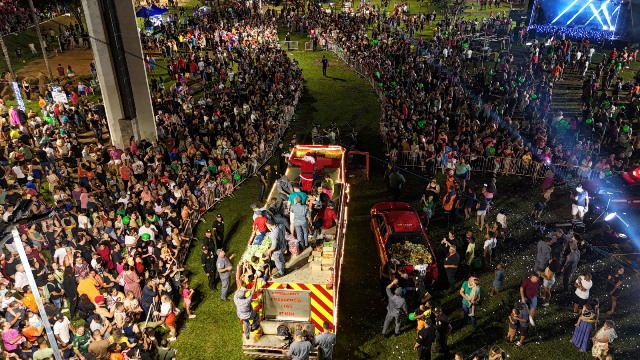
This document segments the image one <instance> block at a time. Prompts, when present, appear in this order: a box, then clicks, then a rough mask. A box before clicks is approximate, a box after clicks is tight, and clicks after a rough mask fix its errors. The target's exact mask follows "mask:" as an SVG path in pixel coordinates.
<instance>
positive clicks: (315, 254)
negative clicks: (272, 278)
mask: <svg viewBox="0 0 640 360" xmlns="http://www.w3.org/2000/svg"><path fill="white" fill-rule="evenodd" d="M311 256H312V257H314V258H319V257H322V251H320V250H313V252H312V253H311Z"/></svg>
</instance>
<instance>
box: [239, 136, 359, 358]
mask: <svg viewBox="0 0 640 360" xmlns="http://www.w3.org/2000/svg"><path fill="white" fill-rule="evenodd" d="M355 156H359V157H360V158H361V159H366V170H364V171H362V174H364V175H363V176H362V177H363V178H366V177H368V154H367V153H361V152H348V151H346V150H345V149H344V148H343V147H341V146H333V145H297V146H295V147H294V148H293V150H292V151H291V153H290V154H289V162H290V164H291V165H289V166H288V169H287V171H286V173H285V174H286V175H287V177H288V178H289V179H290V180H291V181H292V182H294V183H302V184H303V186H305V178H306V179H307V180H311V181H312V184H314V185H317V184H320V183H321V182H322V181H323V180H324V182H323V186H321V189H322V193H325V194H326V195H322V196H320V197H319V199H321V200H324V201H325V202H326V203H328V202H329V201H331V202H332V205H333V207H334V211H335V212H336V217H337V221H335V226H334V227H332V228H330V229H323V230H322V231H321V232H320V233H318V232H315V234H312V235H310V237H309V243H310V244H313V245H311V246H309V247H308V248H306V249H304V250H302V251H301V252H299V253H298V254H295V252H296V251H295V250H296V249H297V248H296V247H295V244H296V242H295V237H294V236H293V234H287V241H288V243H289V247H288V248H289V249H290V251H289V253H288V254H287V255H285V261H286V273H285V275H284V276H282V277H279V278H273V277H272V276H271V277H258V278H257V279H256V276H253V278H252V276H251V275H249V274H250V273H251V271H247V267H248V266H252V259H253V260H254V261H255V260H257V259H260V258H261V257H262V258H263V260H262V261H263V262H264V261H265V260H264V259H265V256H264V254H265V252H266V250H268V248H269V247H270V245H271V243H270V237H269V234H267V235H266V236H265V237H264V240H263V241H262V243H261V244H259V245H255V244H254V240H255V239H256V235H255V234H252V235H251V237H250V238H249V242H248V246H247V249H246V250H245V252H244V254H243V255H242V259H241V261H239V264H238V268H237V271H236V282H237V285H238V287H239V288H240V287H242V286H244V287H245V288H246V289H249V290H247V295H248V294H250V293H251V289H252V288H254V286H255V289H256V290H255V292H254V295H253V302H252V305H253V308H254V309H255V310H256V311H257V313H258V315H259V317H260V328H259V329H257V330H255V331H252V332H251V334H250V336H249V339H247V338H246V337H245V336H242V349H243V353H244V354H245V355H246V356H250V357H255V358H272V359H277V358H288V357H287V356H286V353H287V351H288V347H289V345H290V343H291V341H292V337H291V334H295V332H296V330H302V331H303V333H304V334H305V336H306V337H307V338H308V339H309V340H311V339H312V337H313V336H314V335H315V334H318V333H320V332H322V331H323V323H324V322H328V323H330V324H331V326H332V328H333V329H334V331H335V330H336V329H337V325H338V302H339V299H340V296H339V289H340V279H341V276H340V274H341V270H342V263H343V251H344V242H345V234H346V230H347V218H348V203H349V184H348V183H347V179H348V178H350V177H349V176H348V174H347V173H346V172H347V168H348V166H347V165H348V164H347V160H348V159H349V158H351V159H353V157H355ZM362 156H364V157H362ZM301 160H304V161H309V162H310V163H312V165H309V164H304V163H302V164H301ZM294 164H300V166H296V165H294ZM363 167H364V166H363ZM309 171H311V172H312V173H311V174H309ZM351 178H353V175H352V176H351ZM328 179H331V181H329V180H328ZM327 182H328V183H329V185H332V186H326V183H327ZM309 185H310V183H307V184H306V186H307V187H308V186H309ZM331 187H332V189H331ZM280 188H281V187H279V186H278V181H277V180H276V183H275V184H274V185H273V187H272V188H271V191H270V193H269V196H268V197H267V199H268V200H267V202H268V201H269V199H272V198H278V197H279V195H280V191H279V190H280ZM314 189H317V187H314ZM318 192H320V191H319V190H318ZM284 198H285V196H284V195H283V196H282V197H281V199H282V200H283V201H288V200H285V199H284ZM309 199H310V200H311V202H310V204H309V206H310V207H312V208H315V209H314V211H312V212H316V211H318V210H319V209H322V208H323V206H326V203H325V204H321V203H316V198H315V196H314V194H312V193H310V194H309ZM263 211H264V210H263ZM285 218H288V215H287V214H286V212H285ZM288 230H289V229H287V231H288ZM256 242H257V241H256ZM292 242H293V244H294V245H293V248H292ZM253 265H255V264H253ZM276 272H277V270H276V269H275V268H274V269H273V271H272V273H273V274H275V273H276ZM256 282H257V284H256ZM239 336H240V335H239ZM317 355H318V354H317V352H316V349H314V350H313V352H312V353H311V359H317Z"/></svg>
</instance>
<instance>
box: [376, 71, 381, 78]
mask: <svg viewBox="0 0 640 360" xmlns="http://www.w3.org/2000/svg"><path fill="white" fill-rule="evenodd" d="M376 77H377V78H378V79H380V71H376Z"/></svg>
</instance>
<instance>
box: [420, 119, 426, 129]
mask: <svg viewBox="0 0 640 360" xmlns="http://www.w3.org/2000/svg"><path fill="white" fill-rule="evenodd" d="M426 125H427V120H420V121H418V128H419V129H422V128H423V127H425V126H426Z"/></svg>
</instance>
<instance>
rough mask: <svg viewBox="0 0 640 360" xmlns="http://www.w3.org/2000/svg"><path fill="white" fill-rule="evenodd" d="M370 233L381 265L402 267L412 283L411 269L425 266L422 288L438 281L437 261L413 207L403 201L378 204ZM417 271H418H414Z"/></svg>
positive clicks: (372, 214)
mask: <svg viewBox="0 0 640 360" xmlns="http://www.w3.org/2000/svg"><path fill="white" fill-rule="evenodd" d="M371 231H372V232H373V234H374V237H375V239H376V246H377V249H378V255H379V256H380V266H384V265H385V264H386V263H387V262H389V261H392V262H393V263H395V264H397V265H399V266H402V267H404V268H405V270H407V274H409V276H410V277H411V279H412V280H413V277H414V267H415V266H416V265H418V264H420V262H422V264H424V265H426V272H425V274H424V279H425V281H424V282H425V285H430V284H433V283H435V282H436V281H437V280H438V262H437V260H436V257H435V253H434V252H433V248H432V247H431V243H429V239H428V238H427V233H426V232H425V230H424V227H423V226H422V223H421V222H420V216H418V213H417V212H416V211H415V210H414V209H413V207H412V206H411V205H410V204H408V203H404V202H381V203H378V204H376V205H374V206H373V207H372V208H371ZM416 270H417V269H416Z"/></svg>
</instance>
